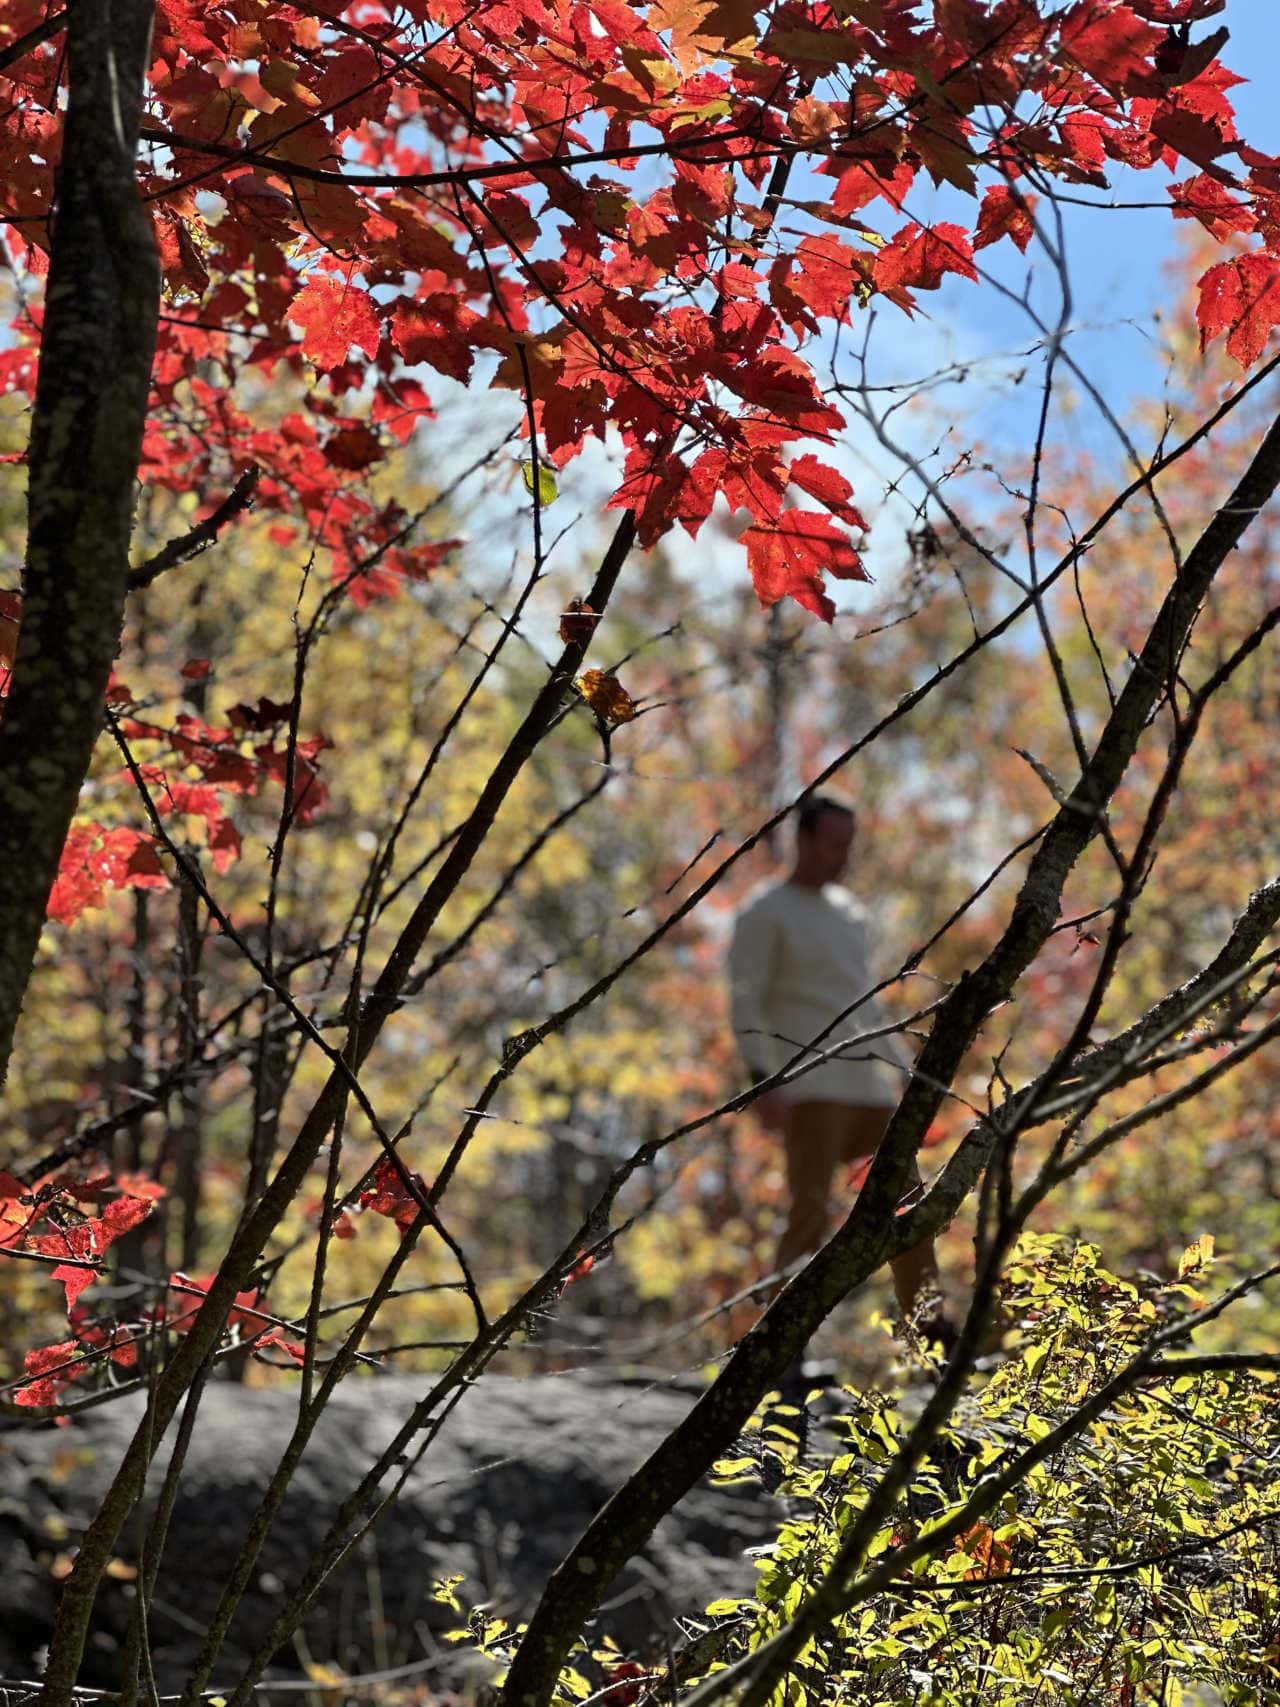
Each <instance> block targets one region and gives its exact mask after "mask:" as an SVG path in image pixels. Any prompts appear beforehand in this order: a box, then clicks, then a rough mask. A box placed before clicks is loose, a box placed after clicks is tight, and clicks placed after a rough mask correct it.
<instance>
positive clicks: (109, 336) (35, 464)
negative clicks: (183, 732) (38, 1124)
mask: <svg viewBox="0 0 1280 1707" xmlns="http://www.w3.org/2000/svg"><path fill="white" fill-rule="evenodd" d="M153 10H154V7H153V5H152V4H151V0H77V3H76V5H75V6H74V7H73V8H72V9H71V12H70V15H69V18H68V23H67V54H68V67H69V71H68V82H69V99H68V108H67V121H66V128H65V132H64V141H63V150H62V164H61V167H60V169H59V176H58V190H57V198H56V212H55V215H54V226H53V236H52V243H51V249H50V265H49V280H48V290H47V294H46V298H45V323H44V334H43V340H42V345H41V352H40V373H39V380H38V383H37V388H36V401H35V411H34V414H33V417H32V425H31V443H30V452H29V475H30V485H29V494H28V509H29V529H28V541H27V560H26V567H25V571H24V576H23V606H22V626H21V629H20V632H19V637H18V654H17V660H16V663H15V666H14V673H13V683H12V687H11V690H10V694H9V700H8V705H7V708H6V711H5V717H4V722H3V724H2V725H0V871H3V872H4V874H5V881H4V883H3V885H0V1074H3V1072H4V1070H5V1069H6V1068H7V1066H8V1060H9V1054H10V1050H11V1049H12V1046H13V1032H14V1027H15V1025H16V1024H17V1019H18V1014H19V1011H20V1009H21V1006H22V1001H23V997H24V995H25V993H26V988H27V981H28V978H29V977H30V973H31V966H32V962H33V960H34V958H35V954H36V947H37V944H38V942H39V940H40V928H41V925H42V924H43V921H44V915H45V906H46V903H47V901H48V896H49V890H50V888H51V887H52V884H53V879H54V877H55V875H56V873H57V869H58V858H59V855H60V854H61V851H62V845H63V842H64V841H65V839H66V834H67V828H68V826H69V824H70V822H71V817H72V813H73V812H74V811H75V805H76V798H77V796H78V794H79V792H80V785H81V783H82V782H83V780H84V776H85V772H86V771H87V769H88V767H89V760H90V756H91V754H92V752H93V745H94V742H95V740H96V739H97V736H98V732H99V728H100V726H101V721H102V708H103V696H104V693H105V691H106V685H107V678H108V675H109V673H110V670H111V665H112V661H113V659H114V658H115V655H116V647H117V645H118V644H119V638H120V629H121V624H122V621H123V616H124V602H125V591H126V585H127V580H128V573H129V536H130V531H131V527H132V520H133V507H134V482H135V478H136V475H137V469H138V458H139V453H140V450H141V444H142V429H143V423H144V420H145V417H146V409H147V395H148V389H149V385H150V377H151V362H152V356H153V354H154V349H155V335H156V319H157V314H158V312H159V293H160V274H159V263H158V260H157V255H156V247H155V241H154V238H153V235H152V230H151V221H150V218H149V217H148V215H147V212H146V209H145V207H144V206H143V203H142V201H141V199H140V197H139V194H138V188H137V182H136V167H135V155H136V149H137V142H138V127H139V124H140V122H141V110H142V90H143V77H144V74H145V72H146V68H147V63H148V58H149V49H150V40H151V20H152V14H153Z"/></svg>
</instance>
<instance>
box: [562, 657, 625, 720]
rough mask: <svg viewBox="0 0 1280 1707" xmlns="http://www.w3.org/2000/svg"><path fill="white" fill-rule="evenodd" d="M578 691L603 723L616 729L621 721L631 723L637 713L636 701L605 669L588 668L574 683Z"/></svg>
mask: <svg viewBox="0 0 1280 1707" xmlns="http://www.w3.org/2000/svg"><path fill="white" fill-rule="evenodd" d="M574 686H575V687H576V688H577V690H578V692H579V693H580V694H581V695H582V697H583V699H585V700H586V702H587V704H588V705H589V706H590V707H591V709H592V711H594V712H595V714H596V716H597V717H598V718H599V719H600V720H601V722H603V723H607V724H608V725H609V727H610V728H611V729H616V728H617V726H618V724H619V723H630V721H631V719H632V718H633V717H634V716H635V714H636V708H635V702H634V700H633V699H632V698H631V695H630V694H629V693H628V692H627V690H626V688H624V687H623V685H622V683H621V682H620V681H619V680H618V678H617V677H616V676H611V675H608V674H607V673H606V672H605V671H604V670H587V671H585V672H584V673H583V674H582V675H580V676H579V677H578V679H577V681H576V682H575V683H574Z"/></svg>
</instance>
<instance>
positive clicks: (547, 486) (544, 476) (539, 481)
mask: <svg viewBox="0 0 1280 1707" xmlns="http://www.w3.org/2000/svg"><path fill="white" fill-rule="evenodd" d="M520 472H521V474H523V475H524V489H525V491H526V492H528V494H529V495H530V497H534V496H535V495H536V497H537V500H538V504H539V506H540V508H542V509H544V510H545V509H546V507H547V505H548V504H554V503H555V501H556V499H557V498H558V497H559V496H560V488H559V487H558V486H557V485H556V477H555V475H554V474H553V473H552V472H551V470H550V469H549V468H548V467H547V465H546V463H545V462H540V463H539V464H538V472H537V477H536V487H537V490H536V494H535V490H534V488H535V477H534V470H533V464H532V463H531V462H525V463H521V465H520Z"/></svg>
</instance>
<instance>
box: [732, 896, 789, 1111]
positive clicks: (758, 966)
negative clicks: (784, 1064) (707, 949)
mask: <svg viewBox="0 0 1280 1707" xmlns="http://www.w3.org/2000/svg"><path fill="white" fill-rule="evenodd" d="M778 947H779V943H778V921H777V920H776V919H775V918H773V917H771V916H770V914H769V913H768V912H767V911H766V910H765V909H764V908H762V907H751V908H748V910H747V911H746V912H745V913H740V914H739V915H738V918H737V919H736V920H735V922H734V927H733V940H732V942H731V943H730V945H729V961H728V971H729V1015H730V1020H731V1023H732V1025H733V1034H734V1036H735V1038H736V1039H737V1042H738V1053H739V1054H740V1055H741V1056H742V1059H743V1062H744V1064H745V1065H746V1068H747V1071H748V1073H749V1074H750V1075H751V1078H752V1081H753V1082H754V1081H755V1080H758V1079H764V1078H767V1077H768V1076H769V1074H770V1073H772V1072H773V1071H774V1070H775V1068H776V1067H777V1066H778V1065H779V1064H780V1063H779V1061H778V1048H777V1039H776V1038H775V1037H774V1036H773V1027H772V1026H771V1025H770V1023H769V1018H768V1012H767V1002H768V994H769V989H770V986H771V985H772V983H773V979H774V976H775V973H776V970H777V958H778Z"/></svg>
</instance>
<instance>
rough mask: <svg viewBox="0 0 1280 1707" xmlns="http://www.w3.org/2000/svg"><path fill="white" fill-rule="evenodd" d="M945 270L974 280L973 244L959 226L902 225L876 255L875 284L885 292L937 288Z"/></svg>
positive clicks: (945, 224)
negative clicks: (890, 240) (891, 239)
mask: <svg viewBox="0 0 1280 1707" xmlns="http://www.w3.org/2000/svg"><path fill="white" fill-rule="evenodd" d="M947 273H959V274H960V276H961V278H966V279H973V280H974V281H975V282H976V280H977V277H978V274H977V272H976V271H975V269H974V265H973V244H972V242H971V241H970V238H969V233H968V232H967V231H966V230H965V229H964V227H963V226H962V225H950V224H947V223H945V222H944V223H943V224H941V225H931V226H921V225H904V226H903V228H902V230H901V231H898V232H896V233H895V234H894V237H893V241H892V242H890V243H887V244H886V245H885V247H884V248H883V249H882V250H881V251H880V253H879V254H878V255H877V256H876V263H875V286H876V289H877V290H882V291H885V292H890V291H900V290H936V289H937V288H938V286H939V285H940V284H941V283H942V280H943V278H944V277H945V276H946V274H947Z"/></svg>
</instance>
